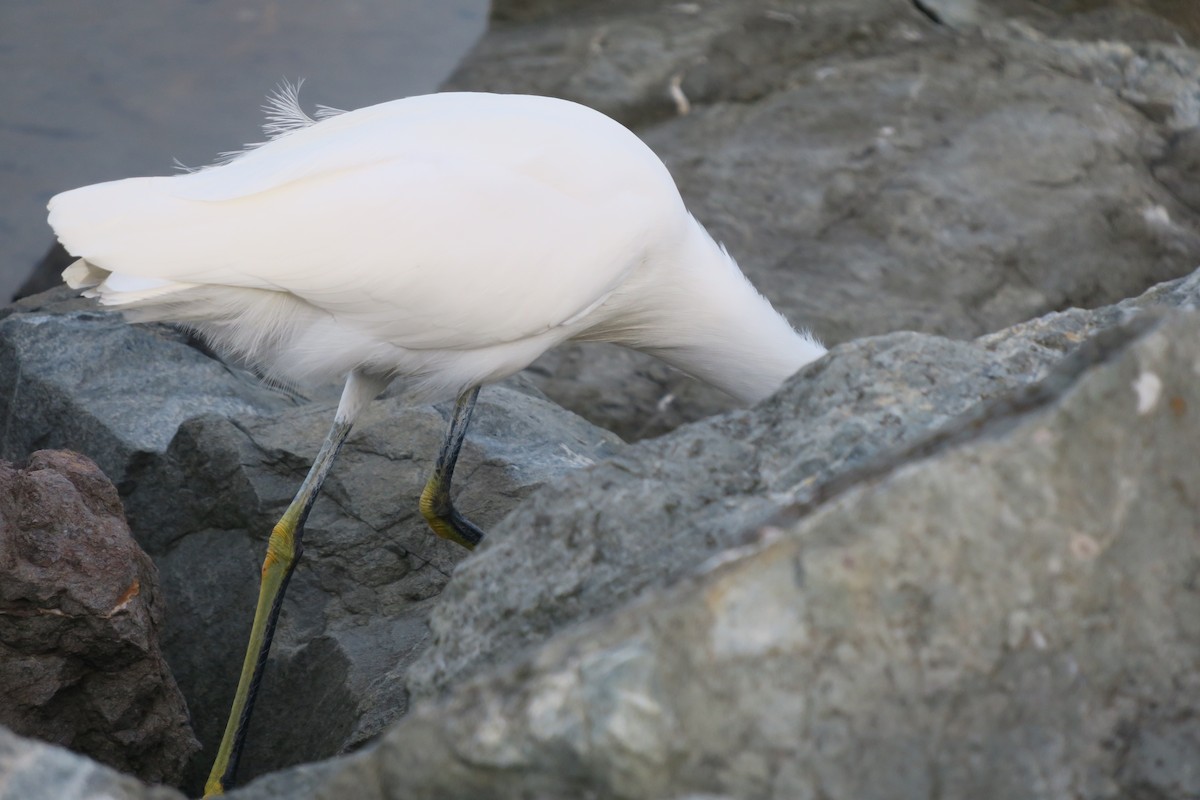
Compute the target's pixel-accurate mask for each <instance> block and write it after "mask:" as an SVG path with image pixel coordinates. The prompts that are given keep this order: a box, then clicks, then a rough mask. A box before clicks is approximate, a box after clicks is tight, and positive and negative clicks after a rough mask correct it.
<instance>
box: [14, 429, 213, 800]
mask: <svg viewBox="0 0 1200 800" xmlns="http://www.w3.org/2000/svg"><path fill="white" fill-rule="evenodd" d="M162 617H163V603H162V599H161V596H160V591H159V588H158V575H157V573H156V571H155V569H154V564H153V563H152V562H151V561H150V559H149V558H148V557H147V556H146V554H145V553H144V552H143V551H142V550H141V548H139V547H138V546H137V543H136V542H134V540H133V536H132V535H131V534H130V532H129V527H128V526H127V525H126V524H125V519H124V517H123V515H122V513H121V502H120V500H119V499H118V497H117V491H116V489H115V488H114V487H113V485H112V484H111V483H109V481H108V479H107V478H105V477H104V475H103V474H102V473H101V472H100V470H98V469H97V468H96V465H95V464H93V463H92V462H91V461H89V460H88V459H86V458H84V457H82V456H79V455H77V454H74V453H66V452H59V451H48V450H42V451H38V452H36V453H34V454H33V455H31V456H30V458H29V462H28V464H27V465H26V466H24V467H20V468H18V467H14V466H13V465H11V464H8V463H6V462H0V686H2V687H3V691H0V724H3V725H7V726H8V727H9V728H11V729H13V730H15V731H17V732H18V733H21V734H23V735H25V736H36V737H37V738H39V739H43V740H45V741H49V742H54V743H56V744H61V745H63V746H65V747H70V748H71V749H73V750H75V751H77V752H80V753H83V754H86V755H88V756H91V757H92V758H94V759H96V760H97V761H100V762H101V763H104V764H107V765H109V766H111V767H114V768H116V769H120V770H122V771H124V772H129V773H132V774H134V775H137V776H138V777H140V778H142V779H144V780H147V781H151V782H153V783H171V782H174V781H177V780H179V778H180V776H181V774H182V772H183V767H184V765H185V764H186V763H187V760H188V758H189V757H190V756H191V755H192V754H193V753H194V752H195V751H196V749H197V748H198V747H199V743H198V742H197V741H196V738H195V736H193V735H192V730H191V726H190V724H189V720H188V709H187V706H186V705H185V704H184V701H183V696H182V695H181V694H180V692H179V687H178V686H176V685H175V680H174V679H173V678H172V677H171V671H170V669H169V668H168V667H167V663H166V661H165V659H164V658H163V655H162V652H161V650H160V648H159V641H158V638H159V635H160V631H161V628H162ZM0 783H2V780H0ZM0 794H3V792H2V791H0Z"/></svg>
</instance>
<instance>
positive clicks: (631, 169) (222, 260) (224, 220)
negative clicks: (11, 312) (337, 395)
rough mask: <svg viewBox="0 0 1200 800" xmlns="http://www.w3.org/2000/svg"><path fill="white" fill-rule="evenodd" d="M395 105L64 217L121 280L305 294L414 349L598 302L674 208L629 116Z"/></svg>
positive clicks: (548, 324)
mask: <svg viewBox="0 0 1200 800" xmlns="http://www.w3.org/2000/svg"><path fill="white" fill-rule="evenodd" d="M401 102H404V101H401ZM386 105H391V104H386ZM381 108H384V107H382V106H377V107H372V108H371V109H364V110H363V111H362V112H351V113H349V114H346V115H342V116H339V117H334V118H332V119H329V120H326V121H323V122H321V123H319V124H317V125H314V126H312V127H311V128H308V129H305V130H301V131H297V132H296V133H295V134H292V135H289V136H287V137H284V138H283V139H280V140H277V141H274V142H271V143H270V144H269V145H267V146H264V147H262V148H260V149H258V150H255V151H251V152H250V153H248V154H246V155H245V156H243V157H242V158H239V159H238V160H236V161H235V162H233V163H231V164H229V165H226V166H221V167H215V168H211V169H207V170H203V171H201V172H198V173H194V174H189V175H180V176H175V177H172V178H141V179H130V180H127V181H117V182H113V183H110V184H99V185H97V186H93V187H84V188H83V189H80V190H75V192H69V193H65V194H64V195H60V196H59V198H56V199H55V201H53V202H52V206H51V223H52V224H53V225H54V227H55V229H56V231H57V232H58V233H59V235H60V238H61V239H62V240H63V242H64V244H65V245H66V246H67V248H68V250H71V251H72V252H74V253H75V254H76V255H80V256H82V257H84V258H86V259H87V260H88V261H89V262H91V263H93V264H96V265H97V266H100V267H102V268H103V269H106V270H110V271H112V272H115V273H119V274H122V275H129V276H134V277H138V278H148V279H158V280H164V281H174V282H180V283H185V284H206V285H212V284H219V285H226V286H230V287H238V288H247V289H269V290H275V291H283V292H289V293H291V294H294V295H296V296H298V297H300V298H302V299H304V300H305V301H307V302H309V303H311V304H312V305H314V306H317V307H319V308H322V309H325V310H327V311H328V312H329V313H331V314H333V315H335V316H336V317H338V318H339V319H340V320H342V321H343V322H344V323H345V324H347V325H353V326H356V327H357V328H359V329H360V330H363V331H365V332H369V333H370V334H371V335H373V336H377V337H379V338H381V339H383V340H386V341H389V342H391V343H393V344H396V345H399V346H401V347H405V348H419V349H425V348H438V349H469V348H475V347H480V346H485V345H489V344H496V343H500V342H508V341H516V340H519V339H522V338H525V337H528V336H531V335H536V334H538V333H542V332H544V331H546V330H549V329H551V328H553V327H556V326H558V325H561V324H562V323H563V322H564V321H566V320H569V319H571V318H572V317H574V316H576V315H578V314H579V313H580V312H583V311H585V310H586V309H588V308H589V307H590V306H593V305H594V304H596V303H597V302H598V301H600V300H601V299H602V298H603V297H604V296H605V295H606V294H607V293H609V292H611V291H612V290H613V289H614V288H615V287H616V286H618V285H619V284H620V283H621V281H622V280H623V278H624V276H625V275H626V274H627V273H628V271H630V270H631V269H634V268H636V266H637V264H638V263H639V261H640V259H641V258H643V256H644V254H645V252H646V248H647V247H649V245H650V242H649V239H650V237H651V234H652V231H654V230H655V227H656V226H657V225H658V224H660V220H661V217H662V216H663V214H664V213H665V211H666V210H667V209H670V210H672V211H674V210H675V209H674V207H673V205H672V199H671V198H672V197H675V198H677V194H674V187H673V184H671V183H670V179H669V177H666V173H665V170H664V169H663V168H662V166H661V163H659V162H657V160H656V159H654V157H653V156H652V155H650V159H651V162H647V161H646V160H645V155H646V154H648V153H649V151H648V150H645V149H644V147H642V146H641V145H640V143H638V142H637V141H636V139H634V138H633V136H632V134H629V133H628V131H625V130H624V129H621V128H619V126H618V129H619V134H621V135H617V134H615V133H614V131H613V130H611V129H608V128H605V127H604V126H603V124H602V125H601V127H600V128H599V129H598V130H597V129H595V128H591V127H588V126H587V125H584V126H583V129H582V130H570V129H568V130H565V131H559V132H560V133H563V134H564V135H566V136H567V137H568V141H567V142H565V143H564V142H563V141H561V140H560V138H559V137H557V136H556V135H555V125H554V124H550V125H545V124H539V125H535V126H532V127H530V126H528V125H527V124H526V123H523V122H522V117H521V115H510V117H507V118H503V119H500V120H499V121H498V122H497V121H495V120H493V122H494V123H496V124H493V125H492V130H491V131H471V130H464V129H462V128H461V127H459V126H456V125H455V124H454V122H453V120H450V121H449V122H448V123H447V122H446V121H445V120H443V119H440V118H438V121H437V124H436V125H427V126H426V127H425V128H422V127H421V125H420V124H419V123H420V120H417V121H416V122H414V121H413V120H409V121H408V122H407V124H405V125H399V126H398V125H394V124H390V125H389V124H380V120H379V118H378V114H379V113H380V112H379V111H378V109H381ZM364 112H368V113H364ZM572 113H574V112H572ZM587 113H589V114H594V112H587ZM372 114H374V115H375V117H373V116H372ZM355 115H360V117H359V118H357V119H356V117H355ZM436 116H437V115H435V117H436ZM443 116H444V115H443ZM595 116H596V117H598V119H599V120H603V121H604V123H606V124H607V125H610V126H616V123H613V122H611V120H607V118H604V117H599V115H595ZM384 121H385V122H386V120H384ZM576 122H577V121H575V120H570V121H569V125H568V126H567V127H568V128H570V127H571V126H576V127H577V125H576ZM523 126H524V127H525V128H526V130H525V131H524V132H523V131H522V127H523ZM559 127H560V128H561V127H562V126H561V125H560V126H559ZM317 134H320V135H317ZM622 135H623V136H624V137H627V139H625V138H622ZM397 136H398V137H400V141H399V142H397V141H396V140H395V137H397ZM614 136H615V139H614ZM389 137H390V139H391V140H390V141H389ZM628 140H632V142H630V141H628ZM614 142H615V143H614ZM639 147H641V150H639V149H638V148H639ZM581 159H582V160H581ZM655 169H657V170H659V171H660V173H661V174H660V173H659V172H655ZM664 177H665V180H666V182H667V183H666V187H667V188H664V186H663V185H662V180H663V178H664ZM72 195H75V196H74V197H72ZM56 218H57V219H56Z"/></svg>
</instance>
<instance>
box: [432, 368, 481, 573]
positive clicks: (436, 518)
mask: <svg viewBox="0 0 1200 800" xmlns="http://www.w3.org/2000/svg"><path fill="white" fill-rule="evenodd" d="M478 397H479V387H478V386H476V387H475V388H474V389H468V390H467V391H465V392H463V393H462V394H460V395H459V396H458V400H457V402H455V404H454V414H453V415H452V416H451V417H450V427H449V428H447V429H446V438H445V439H443V440H442V449H441V451H440V452H439V453H438V457H437V464H436V465H434V468H433V474H432V475H430V476H429V481H428V482H427V483H426V484H425V490H424V491H423V492H421V516H423V517H425V521H426V522H428V523H429V527H431V528H433V532H434V533H436V534H437V535H438V536H440V537H442V538H443V539H449V540H450V541H452V542H458V543H459V544H461V545H462V546H463V547H465V548H467V549H468V550H474V549H475V545H477V544H479V543H480V542H481V541H482V540H483V531H482V530H480V529H479V526H477V525H476V524H475V523H473V522H471V520H469V519H467V518H466V517H464V516H463V515H462V514H460V513H458V509H457V508H455V507H454V503H452V502H451V501H450V481H451V480H452V479H453V478H454V464H455V462H456V461H458V453H459V451H460V450H462V444H463V438H464V437H465V436H466V435H467V426H468V425H469V424H470V423H471V412H472V411H474V410H475V400H476V399H477V398H478Z"/></svg>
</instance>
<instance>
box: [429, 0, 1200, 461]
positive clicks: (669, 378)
mask: <svg viewBox="0 0 1200 800" xmlns="http://www.w3.org/2000/svg"><path fill="white" fill-rule="evenodd" d="M949 5H970V4H961V3H950V4H949ZM974 5H976V6H978V7H979V11H980V24H979V25H977V26H974V27H972V28H971V29H970V30H969V31H966V32H959V31H954V30H952V29H951V28H949V27H947V26H945V25H938V24H936V23H934V22H933V21H932V20H931V19H930V18H929V17H928V16H927V15H926V14H924V13H922V11H921V10H920V9H919V8H918V7H917V6H915V5H914V4H911V3H904V2H897V1H896V0H868V1H867V2H854V3H845V2H842V0H819V1H818V2H811V1H809V0H806V1H805V2H785V3H780V2H776V1H775V0H770V2H768V1H767V0H763V2H742V3H726V2H717V0H708V2H697V3H674V2H661V3H625V4H616V5H614V6H613V7H611V8H610V7H608V6H607V5H606V6H605V7H604V10H603V13H601V9H600V7H599V6H598V5H597V4H594V3H575V2H568V3H559V4H536V3H535V4H526V3H517V4H515V7H514V8H511V9H510V8H508V7H507V5H506V6H505V7H502V8H500V9H498V12H499V13H500V14H501V21H500V22H498V23H497V24H496V25H494V26H493V29H492V30H491V31H490V32H489V34H488V36H487V37H485V39H484V40H483V41H482V42H481V44H480V46H479V47H478V48H476V50H475V51H474V53H473V54H472V55H471V56H470V57H469V58H468V59H467V61H466V62H465V63H464V64H463V65H462V66H461V67H460V68H459V70H458V72H457V73H456V74H455V76H454V77H452V78H451V81H450V83H449V87H450V88H456V89H472V90H487V91H513V90H514V89H519V90H521V91H529V92H535V93H540V94H552V95H558V96H562V97H566V98H568V99H572V100H578V101H580V102H583V103H586V104H588V105H591V106H594V107H597V108H600V109H602V110H605V111H607V112H609V113H611V114H613V115H615V116H617V118H618V119H621V120H622V121H623V122H625V123H626V124H629V125H631V126H633V127H634V129H635V130H636V131H637V132H638V133H639V134H640V135H642V136H643V138H644V139H645V140H646V141H647V142H648V143H649V144H650V146H651V147H652V148H654V150H655V151H656V152H658V153H659V155H661V156H662V157H663V158H664V159H665V160H666V162H667V165H668V166H669V167H670V168H671V171H672V173H673V174H674V175H675V177H676V179H677V181H678V182H679V185H680V189H681V191H682V192H683V195H684V199H685V200H686V201H687V203H688V206H689V208H690V209H691V210H692V211H693V213H695V214H696V216H697V217H699V218H700V220H701V221H702V222H704V223H705V224H706V225H707V226H708V228H709V230H710V231H711V232H712V233H713V235H714V236H716V237H717V238H718V239H720V240H722V241H723V242H724V243H725V244H726V245H728V247H729V250H730V252H731V253H732V254H733V255H734V256H735V257H736V258H737V260H738V262H739V263H740V264H741V266H742V268H743V269H744V270H745V271H746V272H747V274H748V275H749V276H750V277H751V279H752V280H753V281H754V282H755V284H756V285H757V286H758V287H759V288H760V289H761V290H762V291H763V292H764V293H765V294H766V295H767V296H768V297H770V298H771V300H772V301H773V302H774V303H775V304H776V306H777V307H779V308H780V309H781V310H782V311H783V312H784V313H785V314H787V315H788V316H789V318H790V319H791V320H792V321H793V323H794V324H796V325H798V326H804V327H809V328H812V329H813V330H814V331H815V332H816V333H817V334H818V335H819V336H820V337H822V339H824V340H825V341H826V342H827V343H839V342H842V341H846V340H848V339H851V338H854V337H860V336H865V335H872V334H879V333H884V332H887V331H892V330H917V331H921V332H925V333H938V334H943V335H949V336H955V337H970V336H976V335H979V334H982V333H985V332H989V331H994V330H997V329H999V328H1001V327H1004V326H1006V325H1012V324H1014V323H1016V322H1020V321H1023V320H1026V319H1029V318H1031V317H1034V316H1037V315H1040V314H1045V313H1047V312H1050V311H1053V310H1057V309H1063V308H1069V307H1071V306H1079V307H1092V306H1097V305H1103V304H1105V303H1113V302H1116V301H1118V300H1121V299H1123V298H1125V297H1129V296H1132V295H1136V294H1138V293H1139V292H1141V291H1143V290H1144V289H1146V288H1148V287H1149V286H1151V285H1153V284H1155V283H1157V282H1160V281H1163V280H1167V279H1170V278H1174V277H1178V276H1180V275H1184V274H1187V273H1188V272H1190V271H1191V270H1192V268H1193V267H1194V266H1195V264H1196V263H1198V262H1200V236H1198V230H1200V226H1198V220H1200V217H1198V215H1197V210H1198V208H1200V206H1197V205H1196V203H1195V202H1194V198H1193V195H1194V194H1195V190H1194V189H1193V188H1191V187H1193V186H1194V185H1195V184H1196V183H1197V180H1196V178H1197V175H1198V171H1197V169H1196V164H1197V163H1200V162H1198V161H1197V159H1196V157H1195V150H1196V148H1195V147H1194V146H1192V144H1191V142H1190V139H1192V138H1195V136H1194V129H1195V127H1196V125H1197V121H1198V118H1200V103H1198V102H1197V98H1196V93H1195V86H1196V84H1197V82H1198V81H1200V60H1198V59H1197V55H1196V52H1195V51H1194V50H1191V49H1188V48H1186V47H1181V46H1179V45H1178V44H1177V43H1175V44H1165V43H1163V42H1159V41H1151V42H1138V41H1134V42H1133V43H1131V44H1126V43H1124V42H1123V41H1122V39H1123V37H1124V36H1125V34H1126V33H1127V32H1129V33H1132V32H1133V30H1132V29H1131V28H1130V27H1129V26H1128V25H1126V24H1125V22H1124V21H1123V20H1122V19H1112V20H1110V21H1109V24H1108V25H1107V26H1106V25H1103V24H1101V23H1100V21H1098V20H1094V19H1093V20H1092V24H1091V26H1090V27H1087V28H1086V29H1084V28H1083V27H1079V26H1081V25H1082V22H1081V21H1080V17H1079V15H1077V14H1063V13H1055V12H1062V11H1069V10H1071V9H1069V8H1067V7H1066V6H1065V5H1063V4H1058V7H1057V8H1053V9H1050V8H1046V7H1039V6H1038V5H1037V4H1034V3H1009V4H1002V3H993V4H989V3H986V2H979V3H976V4H974ZM1091 5H1092V6H1094V5H1096V4H1091ZM530 6H532V8H531V7H530ZM1006 6H1008V7H1006ZM551 8H553V13H551V11H550V9H551ZM985 12H986V13H985ZM1017 12H1026V13H1020V14H1018V18H1019V19H1021V20H1022V22H1020V23H1014V22H1009V21H1006V20H1005V19H1004V16H1005V14H1006V13H1017ZM1034 12H1036V13H1034ZM1143 13H1144V12H1143ZM514 18H515V19H516V20H517V21H511V20H512V19H514ZM1088 19H1092V18H1091V17H1088ZM1155 19H1157V20H1158V22H1159V23H1160V24H1161V25H1162V26H1163V27H1165V28H1167V29H1171V25H1170V23H1169V22H1167V21H1165V20H1163V19H1161V18H1155ZM505 20H509V21H505ZM1031 26H1036V27H1031ZM1072 26H1074V27H1072ZM1056 37H1061V38H1056ZM1114 40H1115V41H1114ZM1170 41H1172V42H1175V41H1176V40H1174V39H1172V40H1170ZM684 110H686V111H687V113H686V114H683V113H681V111H684ZM583 348H584V350H585V351H586V352H585V353H583V354H578V355H577V354H573V353H571V352H570V351H567V352H560V353H556V354H553V355H551V356H549V357H548V358H549V359H550V363H549V365H547V367H546V368H545V370H544V371H545V372H547V373H549V372H552V373H553V377H552V378H551V377H542V378H539V380H540V383H539V385H540V386H541V387H542V388H543V390H544V391H546V393H547V394H548V395H549V396H550V397H551V398H553V399H555V400H556V401H558V402H560V403H562V404H563V405H564V406H566V407H568V408H571V409H573V410H576V411H578V412H579V413H581V414H583V415H584V416H586V417H588V418H589V419H592V420H593V421H595V422H597V423H598V424H601V425H604V426H606V427H609V428H610V429H612V430H615V431H617V432H618V433H620V434H621V435H622V436H624V437H625V438H627V439H629V438H641V436H643V435H650V436H653V435H658V434H660V433H662V432H664V431H665V430H668V429H669V426H670V425H673V424H675V423H677V422H678V421H680V420H690V419H696V418H699V417H701V416H704V415H706V414H709V413H711V412H712V411H713V410H714V409H719V408H728V407H729V406H728V404H727V401H724V399H723V398H722V397H721V396H720V395H719V394H717V393H716V392H715V391H713V390H707V389H703V388H699V387H697V386H695V385H689V384H688V382H687V381H686V380H685V379H684V378H683V377H682V376H679V375H677V374H671V373H668V372H666V371H663V370H662V369H661V368H657V369H656V368H655V366H652V365H651V362H650V361H649V360H648V359H644V358H639V357H637V356H634V355H632V354H628V353H625V352H623V351H618V350H616V349H615V348H609V349H602V348H593V347H591V346H583ZM617 376H620V377H619V378H618V377H617ZM616 380H619V382H620V384H621V385H622V386H625V387H631V388H627V389H626V391H623V392H622V393H621V395H622V396H621V397H614V396H613V394H612V392H611V391H608V390H607V387H610V386H612V385H613V383H614V381H616ZM597 399H599V400H600V401H601V402H600V403H597V402H596V400H597ZM723 402H724V403H726V404H725V405H724V406H722V403H723ZM660 405H666V406H668V407H669V409H670V411H669V413H667V414H664V413H663V411H662V409H661V408H660V407H659V406H660Z"/></svg>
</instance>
